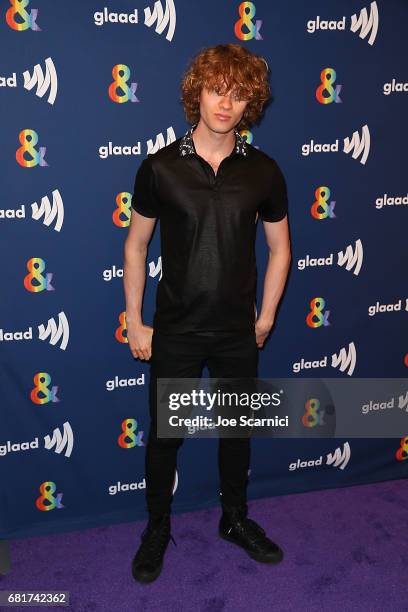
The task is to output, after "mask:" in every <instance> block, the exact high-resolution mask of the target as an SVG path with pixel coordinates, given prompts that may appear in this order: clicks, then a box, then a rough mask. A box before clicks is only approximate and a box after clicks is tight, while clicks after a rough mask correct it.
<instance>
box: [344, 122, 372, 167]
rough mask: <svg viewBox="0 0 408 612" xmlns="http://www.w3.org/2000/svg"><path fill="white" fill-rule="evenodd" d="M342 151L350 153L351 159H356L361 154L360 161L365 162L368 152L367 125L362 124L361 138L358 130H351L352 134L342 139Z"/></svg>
mask: <svg viewBox="0 0 408 612" xmlns="http://www.w3.org/2000/svg"><path fill="white" fill-rule="evenodd" d="M343 151H344V153H350V152H351V155H352V157H353V159H358V157H359V156H360V155H361V159H360V163H361V164H363V165H364V164H365V163H366V161H367V158H368V154H369V152H370V130H369V129H368V125H363V127H362V132H361V138H360V134H359V133H358V132H353V136H352V137H351V139H350V138H348V137H347V138H345V139H344V147H343Z"/></svg>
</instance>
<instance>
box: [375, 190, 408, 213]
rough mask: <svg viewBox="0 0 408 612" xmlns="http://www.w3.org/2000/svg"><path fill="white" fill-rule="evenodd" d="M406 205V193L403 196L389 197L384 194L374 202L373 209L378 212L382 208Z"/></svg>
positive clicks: (407, 199)
mask: <svg viewBox="0 0 408 612" xmlns="http://www.w3.org/2000/svg"><path fill="white" fill-rule="evenodd" d="M407 204H408V193H406V194H405V195H403V196H389V195H388V193H384V195H383V196H381V197H380V198H377V199H376V201H375V207H376V208H377V209H378V210H380V209H381V208H383V207H384V206H401V205H403V206H404V205H405V206H406V205H407Z"/></svg>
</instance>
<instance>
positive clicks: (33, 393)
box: [0, 0, 408, 539]
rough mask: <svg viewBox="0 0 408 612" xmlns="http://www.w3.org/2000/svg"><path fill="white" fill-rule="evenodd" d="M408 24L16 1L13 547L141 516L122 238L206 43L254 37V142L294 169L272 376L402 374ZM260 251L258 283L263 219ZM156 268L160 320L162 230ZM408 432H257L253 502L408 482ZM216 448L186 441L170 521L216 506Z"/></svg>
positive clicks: (395, 11)
mask: <svg viewBox="0 0 408 612" xmlns="http://www.w3.org/2000/svg"><path fill="white" fill-rule="evenodd" d="M407 26H408V3H407V2H406V1H405V0H387V1H385V0H384V1H381V0H378V1H377V2H369V1H368V0H329V1H327V0H324V1H323V0H312V1H311V2H307V3H305V2H302V1H301V0H296V1H294V2H289V3H288V2H284V1H283V0H282V1H278V2H273V3H272V2H268V1H267V0H257V1H256V2H235V1H232V0H228V1H225V2H217V1H216V0H206V1H191V0H159V1H157V2H153V0H151V1H150V2H148V1H147V0H146V2H143V1H141V0H121V1H120V2H113V1H110V0H104V2H100V3H98V2H94V1H90V0H83V1H79V0H77V1H73V2H64V3H56V2H50V1H49V0H9V1H6V0H2V2H1V23H0V32H1V34H0V44H1V69H0V85H1V91H0V95H1V101H2V114H1V133H2V147H1V158H2V181H1V191H2V198H1V203H0V226H1V230H2V233H1V235H2V241H1V257H2V262H3V264H2V298H3V299H2V301H1V312H0V319H1V320H0V343H1V366H2V367H1V397H2V405H1V427H0V478H1V480H0V485H1V486H0V538H5V539H7V538H13V537H26V536H29V535H36V534H45V533H51V532H58V531H68V530H72V529H82V528H86V527H93V526H97V525H104V524H110V523H114V522H125V521H133V520H137V519H143V518H144V517H145V516H146V513H145V502H144V495H145V480H144V452H145V441H146V438H147V431H148V405H147V382H148V376H149V364H148V363H146V362H140V361H138V360H136V359H134V358H133V356H132V354H131V352H130V350H129V346H128V343H127V339H126V317H125V306H124V303H125V302H124V292H123V247H124V240H125V238H126V235H127V231H128V225H129V220H130V214H131V208H130V198H131V194H132V190H133V185H134V177H135V173H136V170H137V168H138V167H139V164H140V163H141V161H142V159H144V158H145V157H146V155H147V154H148V153H150V152H154V151H157V150H158V149H159V148H161V147H164V146H166V145H167V144H169V143H170V142H172V141H173V140H174V139H175V138H178V137H179V136H181V135H182V134H183V133H184V132H185V130H186V129H187V128H188V127H189V126H188V124H187V123H186V121H185V116H184V112H183V108H182V104H181V101H180V80H181V76H182V73H183V71H184V70H185V69H186V68H187V66H188V64H189V62H190V60H191V58H192V57H193V56H194V54H195V53H196V52H197V51H198V50H199V49H200V48H203V47H206V46H209V45H214V44H218V43H225V42H236V43H240V44H242V45H245V46H247V47H248V48H249V49H250V50H252V51H254V52H257V53H259V54H261V55H263V56H264V57H265V59H266V60H267V62H268V65H269V68H270V71H271V87H272V91H273V98H274V99H273V103H272V104H271V105H269V107H268V109H267V111H266V113H265V117H264V120H263V121H262V123H261V124H260V125H259V126H257V127H254V128H253V129H252V130H251V131H246V132H245V136H246V138H247V139H248V141H249V142H251V143H252V144H253V145H254V146H257V147H260V148H261V149H262V150H264V151H266V152H267V153H268V154H269V155H271V156H272V157H275V159H276V160H277V161H278V163H279V165H280V166H281V168H282V170H283V172H284V174H285V177H286V180H287V184H288V193H289V223H290V231H291V239H292V249H293V262H292V267H291V271H290V275H289V280H288V284H287V287H286V290H285V293H284V295H283V299H282V302H281V305H280V308H279V311H278V318H277V321H276V324H275V327H274V330H273V334H272V335H271V337H270V339H269V340H268V342H267V344H266V345H265V347H264V349H263V350H261V351H260V368H259V375H260V376H262V377H266V378H272V377H295V378H296V377H302V376H303V377H315V376H317V377H332V378H337V377H343V378H348V377H368V378H377V377H385V378H386V377H396V378H398V377H399V378H404V377H406V376H407V368H408V334H407V318H408V305H407V304H408V302H407V300H408V291H407V272H406V271H407V267H408V251H407V237H406V236H407V230H406V227H407V216H408V193H407V175H406V146H407V140H408V127H407V125H408V124H407V121H406V112H407V97H408V83H407V81H408V75H407V65H406V58H407V39H406V31H407ZM257 258H258V274H259V279H261V281H262V280H263V274H264V271H265V266H266V259H267V250H266V244H265V238H264V232H263V227H262V224H261V223H258V232H257ZM147 272H148V274H147V279H146V292H145V299H144V320H145V322H146V323H148V324H151V323H152V320H153V311H154V303H155V293H156V289H157V284H158V282H159V280H160V276H161V259H160V242H159V224H157V226H156V229H155V233H154V237H153V240H152V242H151V244H150V247H149V252H148V260H147ZM261 295H262V282H259V283H258V308H259V306H260V299H261ZM311 313H314V315H315V316H311ZM203 374H204V376H207V375H208V372H206V371H204V373H203ZM388 408H390V406H388ZM384 409H385V405H379V404H376V403H375V402H372V403H371V404H370V410H368V411H367V413H366V417H365V418H367V419H378V418H382V414H381V411H383V410H384ZM320 417H322V415H320ZM321 420H322V419H321V418H320V422H321ZM315 424H316V426H318V425H319V419H316V422H315ZM405 433H406V434H408V425H407V430H406V432H402V435H403V437H402V438H376V439H361V438H353V437H350V438H348V439H340V438H326V439H322V438H320V439H299V438H298V439H276V440H272V439H254V440H253V444H252V463H251V471H250V484H249V496H250V499H254V498H256V497H264V496H274V495H281V494H287V493H293V492H300V491H307V490H313V489H321V488H326V487H342V486H346V485H352V484H360V483H368V482H374V481H380V480H388V479H403V478H406V476H407V466H408V460H407V459H408V435H407V436H405V435H404V434H405ZM215 444H216V440H203V439H200V440H197V439H196V440H186V442H185V443H184V445H183V447H182V449H181V450H180V453H179V465H178V469H177V473H176V474H175V481H174V502H173V507H174V511H175V512H179V511H187V510H192V509H198V508H204V507H209V506H212V505H215V504H217V503H218V499H219V498H218V484H219V483H218V473H217V463H216V447H215ZM402 483H403V481H402V480H401V485H402Z"/></svg>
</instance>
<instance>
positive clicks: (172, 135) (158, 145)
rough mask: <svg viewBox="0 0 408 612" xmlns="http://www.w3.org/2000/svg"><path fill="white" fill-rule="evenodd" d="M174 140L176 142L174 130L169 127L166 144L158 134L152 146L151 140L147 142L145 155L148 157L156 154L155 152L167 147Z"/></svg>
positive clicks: (161, 134)
mask: <svg viewBox="0 0 408 612" xmlns="http://www.w3.org/2000/svg"><path fill="white" fill-rule="evenodd" d="M175 140H176V134H175V133H174V129H173V128H172V126H170V127H168V128H167V141H166V142H164V136H163V133H162V132H160V134H158V135H157V136H156V142H155V143H154V144H153V140H151V139H149V140H148V141H147V154H148V155H149V154H150V153H156V151H158V150H159V149H163V147H166V146H167V145H169V144H170V143H172V142H174V141H175Z"/></svg>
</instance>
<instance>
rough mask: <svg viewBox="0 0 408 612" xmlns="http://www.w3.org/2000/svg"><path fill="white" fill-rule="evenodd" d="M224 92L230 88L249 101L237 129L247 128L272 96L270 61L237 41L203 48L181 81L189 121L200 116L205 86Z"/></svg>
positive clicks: (239, 96) (183, 100)
mask: <svg viewBox="0 0 408 612" xmlns="http://www.w3.org/2000/svg"><path fill="white" fill-rule="evenodd" d="M203 87H205V88H206V89H208V90H209V91H215V92H216V93H217V94H219V95H220V94H222V93H225V92H227V91H229V90H230V89H231V90H233V91H234V93H235V95H236V96H237V98H238V99H240V100H248V104H247V106H246V108H245V111H244V114H243V116H242V119H241V121H240V122H239V124H238V125H237V129H238V130H242V129H247V128H249V127H250V126H251V125H253V124H254V123H256V121H257V120H258V119H259V118H260V116H261V114H262V110H263V107H264V104H265V103H266V102H267V101H268V100H269V98H270V97H271V90H270V87H269V83H268V64H267V62H266V60H265V59H264V58H263V57H261V56H260V55H256V54H255V53H251V52H250V51H248V49H246V48H245V47H242V46H241V45H238V44H235V43H229V44H225V45H216V46H214V47H207V48H204V49H201V50H200V51H199V52H198V53H197V55H195V56H194V58H193V60H192V62H191V64H190V66H189V67H188V68H187V70H186V72H185V73H184V75H183V78H182V82H181V93H182V95H181V101H182V103H183V106H184V112H185V115H186V118H187V121H188V122H189V123H191V124H194V123H198V121H199V119H200V94H201V90H202V88H203Z"/></svg>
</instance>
